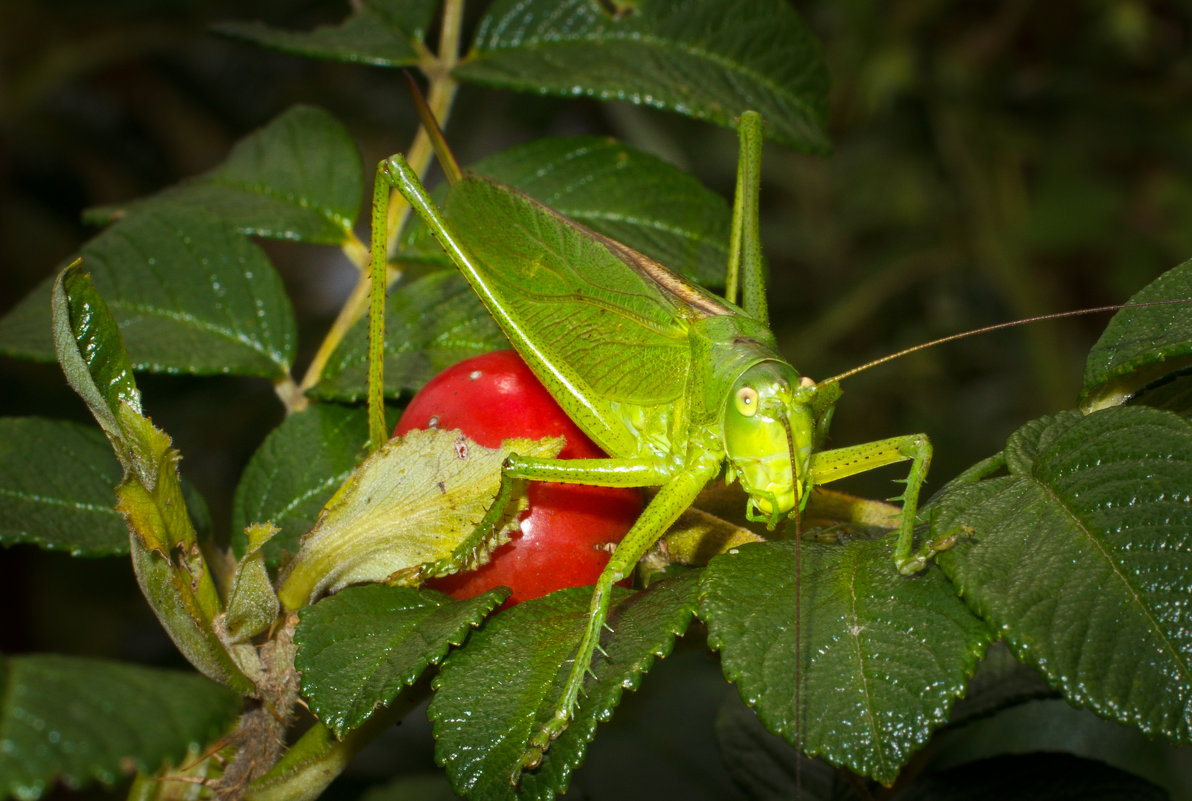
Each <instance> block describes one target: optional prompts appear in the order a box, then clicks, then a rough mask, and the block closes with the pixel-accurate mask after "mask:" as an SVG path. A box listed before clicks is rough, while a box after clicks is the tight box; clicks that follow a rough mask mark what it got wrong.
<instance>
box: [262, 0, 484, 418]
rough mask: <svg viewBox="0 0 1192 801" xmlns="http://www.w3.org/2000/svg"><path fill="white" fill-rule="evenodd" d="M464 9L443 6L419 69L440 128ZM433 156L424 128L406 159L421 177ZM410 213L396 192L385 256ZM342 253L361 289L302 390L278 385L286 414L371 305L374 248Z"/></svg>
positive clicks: (457, 3) (391, 275)
mask: <svg viewBox="0 0 1192 801" xmlns="http://www.w3.org/2000/svg"><path fill="white" fill-rule="evenodd" d="M463 7H464V0H447V2H446V3H444V5H443V21H442V26H441V28H440V34H439V46H438V55H437V56H435V54H433V53H430V52H427V53H424V55H423V58H422V60H421V62H420V63H419V65H418V67H419V69H420V70H421V71H422V72H423V74H424V75H426V77H427V80H428V81H429V82H430V86H429V88H428V90H427V104H428V105H429V106H430V108H431V111H432V112H433V113H434V116H435V118H436V119H438V120H439V122H440V124H446V122H447V119H448V118H449V117H450V116H451V106H452V103H453V102H454V101H455V93H456V90H457V88H458V84H457V83H456V81H455V79H454V78H452V77H451V70H452V69H453V68H454V67H455V65H456V63H457V62H458V61H459V48H460V30H461V28H462V27H463V10H464V9H463ZM433 155H434V151H433V148H432V147H431V142H430V137H428V136H427V134H426V131H424V130H423V129H422V128H421V127H419V129H418V133H417V135H416V136H415V137H414V142H413V144H411V145H410V149H409V151H408V153H407V156H406V160H407V161H408V162H409V163H410V166H411V167H412V168H413V169H414V171H415V172H417V173H418V175H419V177H422V176H424V175H425V174H426V171H427V168H428V167H429V166H430V162H431V158H432V157H433ZM409 213H410V207H409V204H407V203H406V202H405V199H404V198H402V196H401V195H400V194H399V193H398V192H396V190H395V191H393V192H391V193H390V195H389V218H388V223H389V224H388V227H387V230H388V231H389V241H388V242H387V243H386V245H387V251H386V252H388V251H389V250H392V249H393V244H394V242H395V241H396V240H397V236H398V235H399V234H400V233H401V229H402V225H403V224H404V223H405V220H406V217H407V216H409ZM342 249H343V252H344V254H345V255H346V256H347V257H348V259H349V260H350V261H351V262H352V263H353V264H354V265H356V269H357V271H358V277H357V280H356V286H355V287H354V288H353V290H352V293H351V294H350V295H349V296H348V299H347V301H346V302H345V303H344V305H343V307H342V308H340V310H339V314H338V315H337V316H336V318H335V322H334V323H332V325H331V327H330V329H328V331H327V334H326V336H324V338H323V341H322V342H321V343H320V344H319V349H318V351H317V352H316V353H315V356H314V358H313V359H311V362H310V365H309V366H308V367H307V369H306V373H305V375H304V376H303V377H302V382H301V383H300V384H299V385H298V390H300V392H298V393H293V392H289V393H282V392H281V388H280V386H279V391H278V395H279V397H281V399H282V402H283V403H285V405H286V411H287V413H290V412H295V411H298V410H299V409H301V408H304V407H305V405H306V400H305V398H304V397H303V396H302V395H301V393H302V392H305V391H306V390H308V389H310V388H311V387H313V386H314V385H315V384H317V383H318V382H319V379H320V378H322V375H323V370H324V369H326V367H327V362H328V360H329V359H330V358H331V354H332V353H333V352H334V351H335V349H336V348H337V347H339V345H340V343H341V342H342V341H343V338H344V337H345V336H346V335H347V332H348V330H349V329H350V328H351V327H352V325H353V324H355V322H356V321H357V320H359V319H360V318H361V317H362V316H363V315H364V313H365V311H366V310H367V309H368V307H369V302H370V297H371V279H370V271H369V269H368V268H369V249H368V248H367V247H366V246H365V245H364V244H363V243H361V242H360V240H359V239H357V238H356V237H354V236H353V237H352V238H351V239H350V240H348V241H347V242H346V243H345V244H344V245H343V248H342ZM400 275H401V272H400V271H399V270H393V269H390V270H389V271H388V274H387V280H386V285H387V286H391V285H392V284H393V282H394V281H396V280H397V279H398V277H399V276H400ZM290 385H291V386H292V382H290Z"/></svg>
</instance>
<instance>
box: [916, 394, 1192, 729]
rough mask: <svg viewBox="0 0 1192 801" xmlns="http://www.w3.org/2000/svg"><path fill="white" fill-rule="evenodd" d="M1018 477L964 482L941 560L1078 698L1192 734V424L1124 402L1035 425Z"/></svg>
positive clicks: (1016, 443) (1118, 715)
mask: <svg viewBox="0 0 1192 801" xmlns="http://www.w3.org/2000/svg"><path fill="white" fill-rule="evenodd" d="M1006 464H1007V466H1008V468H1009V472H1010V474H1009V475H1008V476H1001V477H996V478H990V479H986V480H983V481H978V482H976V483H969V484H959V485H956V486H953V487H952V488H950V489H949V491H948V492H946V493H945V494H943V495H942V496H941V498H940V499H939V501H938V504H937V508H936V509H935V510H934V513H933V515H932V525H933V527H934V529H935V534H936V535H937V536H939V535H941V534H944V533H947V532H949V531H966V532H969V533H970V534H971V536H967V537H962V538H961V541H960V542H959V544H958V545H957V546H956V547H955V548H953V549H952V550H951V551H948V552H945V553H944V554H942V555H941V556H940V558H939V564H940V566H941V567H942V568H943V569H944V571H945V572H946V573H947V574H948V575H949V577H950V578H951V579H952V580H953V581H954V582H955V583H956V584H957V586H958V587H959V589H960V591H961V593H962V595H963V597H964V598H965V600H966V601H967V602H968V603H969V604H970V605H971V606H972V607H973V609H974V610H975V611H976V612H977V613H978V614H979V615H981V617H983V618H985V619H986V620H987V621H988V622H989V623H990V625H991V626H993V627H994V628H995V629H996V630H997V631H998V632H999V633H1000V634H1001V636H1002V639H1003V640H1004V641H1005V642H1006V644H1007V645H1009V646H1010V648H1011V650H1013V651H1014V653H1015V655H1016V656H1017V657H1018V658H1019V659H1020V660H1022V661H1024V662H1026V663H1028V664H1031V665H1034V666H1035V667H1036V668H1037V669H1038V670H1039V671H1040V673H1042V674H1043V676H1044V678H1046V679H1047V681H1048V683H1049V684H1051V685H1052V686H1053V687H1055V688H1056V689H1058V690H1060V692H1062V693H1063V694H1064V696H1065V697H1066V698H1067V699H1068V700H1069V701H1070V702H1072V703H1073V704H1076V705H1078V706H1085V707H1089V708H1091V709H1092V710H1094V711H1095V712H1097V713H1098V714H1100V715H1102V716H1104V717H1108V718H1112V719H1114V720H1118V721H1120V722H1122V723H1126V724H1129V725H1133V726H1135V727H1137V728H1138V729H1140V730H1141V731H1143V732H1144V733H1146V734H1147V735H1148V736H1162V737H1165V738H1167V739H1169V740H1171V741H1173V742H1176V743H1187V742H1189V741H1192V731H1190V723H1192V608H1190V606H1189V603H1188V598H1189V596H1190V594H1192V500H1190V498H1189V493H1190V492H1192V424H1189V422H1188V421H1187V420H1185V419H1183V418H1180V417H1178V416H1176V415H1174V414H1171V413H1168V412H1160V411H1156V410H1154V409H1148V408H1144V407H1113V408H1110V409H1106V410H1104V411H1100V412H1096V413H1094V414H1091V415H1088V416H1084V417H1082V416H1081V415H1079V414H1076V413H1066V414H1062V415H1055V416H1053V417H1047V418H1043V419H1041V420H1036V421H1034V422H1032V423H1030V424H1028V425H1026V426H1023V428H1021V429H1020V430H1019V431H1018V432H1016V433H1015V434H1014V435H1013V436H1012V437H1011V438H1010V441H1009V442H1008V443H1007V446H1006Z"/></svg>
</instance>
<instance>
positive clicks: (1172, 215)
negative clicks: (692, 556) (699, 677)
mask: <svg viewBox="0 0 1192 801" xmlns="http://www.w3.org/2000/svg"><path fill="white" fill-rule="evenodd" d="M799 9H800V11H801V12H802V13H803V14H804V15H805V17H806V19H807V20H808V21H809V23H810V25H811V27H812V29H813V30H814V31H815V33H816V34H817V36H818V37H819V38H820V40H821V41H822V42H823V45H824V49H825V53H826V57H827V60H828V64H829V68H830V72H831V76H832V83H833V90H832V118H831V119H832V122H831V131H832V135H833V139H834V141H835V144H836V150H835V153H834V154H833V155H832V156H830V157H828V158H816V157H808V156H803V155H799V154H796V153H793V152H791V151H788V150H785V149H783V148H781V147H779V146H774V145H770V146H768V147H767V151H766V162H765V166H764V175H765V182H764V188H763V195H762V212H763V215H764V216H763V225H764V228H763V240H764V244H765V247H766V250H767V255H768V257H769V259H770V264H771V269H772V274H773V279H772V293H771V294H772V298H773V299H772V304H773V306H772V317H773V319H774V322H775V329H776V332H777V333H778V335H779V337H780V339H781V340H782V342H783V349H784V351H785V352H786V353H787V354H788V356H790V357H791V360H792V361H793V362H794V363H795V364H796V365H797V366H799V368H800V369H802V370H804V371H806V372H807V373H809V374H810V375H812V376H815V377H817V378H819V377H824V376H826V375H829V374H832V373H836V372H840V371H842V370H844V369H847V368H849V367H851V366H853V365H855V364H857V363H859V362H861V361H864V360H865V359H868V358H873V357H875V356H878V355H881V354H884V353H886V352H889V351H892V350H896V349H898V348H900V347H903V346H906V345H909V344H913V343H915V342H919V341H923V340H926V339H930V338H932V337H936V336H941V335H944V334H949V333H953V332H955V331H958V330H963V329H966V328H970V327H974V326H978V325H984V324H989V323H996V322H1001V321H1003V320H1007V319H1012V318H1017V317H1022V316H1027V315H1033V314H1038V313H1043V312H1047V311H1059V310H1065V309H1071V308H1079V307H1084V306H1093V305H1101V304H1105V303H1114V302H1120V301H1122V300H1124V299H1125V298H1126V297H1127V296H1128V295H1129V294H1130V293H1132V292H1133V291H1135V290H1136V289H1138V288H1140V287H1141V286H1142V285H1144V284H1145V283H1147V282H1148V281H1149V280H1150V279H1151V278H1153V277H1154V276H1156V275H1157V274H1158V273H1160V272H1161V271H1162V270H1164V269H1167V268H1169V267H1171V266H1173V265H1175V264H1177V263H1179V262H1181V261H1183V260H1185V259H1186V258H1188V257H1189V256H1190V255H1192V178H1190V176H1192V150H1189V148H1188V146H1187V144H1188V142H1189V141H1190V140H1192V103H1189V99H1190V98H1192V11H1190V10H1189V9H1188V7H1187V6H1186V5H1184V4H1181V3H1177V2H1152V3H1145V2H1132V1H1131V0H1097V1H1090V2H1083V3H1059V4H1053V3H1033V2H1029V0H1007V1H1006V2H997V3H994V2H984V3H961V2H950V3H949V2H939V0H907V1H905V2H897V3H879V2H872V1H870V2H864V1H863V0H853V1H851V2H837V1H836V0H830V1H827V2H803V3H800V4H799ZM343 10H344V9H343V8H342V7H341V6H340V5H339V4H335V3H331V4H328V3H317V2H313V1H308V2H293V1H292V0H257V2H253V3H247V4H246V3H231V2H226V0H213V1H209V2H203V3H200V2H194V1H193V0H192V1H191V2H184V1H183V0H175V1H174V2H168V3H161V2H149V1H148V0H118V1H117V2H106V3H102V4H97V3H91V2H85V0H73V1H71V0H55V1H54V2H41V1H38V0H6V2H5V3H4V4H3V6H2V7H0V313H3V312H4V311H7V309H9V308H10V307H11V306H13V305H14V304H15V303H16V302H17V301H18V300H20V299H21V298H22V297H23V296H24V295H25V293H26V292H28V291H29V290H30V289H31V288H32V287H33V286H34V285H35V284H36V283H37V282H38V281H40V280H42V279H43V278H44V277H45V275H47V274H48V273H49V272H50V271H52V270H53V269H55V268H56V267H57V266H59V265H61V264H62V263H63V262H64V261H65V260H66V259H67V258H68V257H69V256H70V254H71V253H73V252H74V251H75V250H76V249H77V248H78V246H79V245H80V244H81V243H82V242H83V241H85V240H86V239H87V238H88V237H89V236H91V235H93V233H94V231H92V230H90V229H88V228H86V227H85V226H83V225H82V223H81V222H80V212H81V211H82V210H83V209H84V208H86V207H88V206H91V205H96V204H101V203H111V202H117V201H122V200H125V199H128V198H132V197H136V196H139V195H143V194H147V193H149V192H152V191H154V190H157V189H159V188H161V187H162V186H165V185H167V184H171V183H174V182H176V181H178V180H180V179H181V178H184V177H186V176H189V175H192V174H194V173H196V172H199V171H202V170H204V169H207V168H209V167H211V166H213V165H215V164H217V163H218V162H219V161H220V160H221V159H222V158H223V157H224V155H225V154H226V152H227V150H228V148H229V147H230V146H231V144H232V143H233V142H235V141H236V140H237V139H238V138H240V137H242V136H244V135H245V134H246V133H248V132H249V131H251V130H252V129H253V128H255V127H257V126H259V125H261V124H263V123H264V122H266V121H267V120H269V119H271V118H272V117H274V116H275V115H276V114H278V113H279V112H281V111H282V110H284V109H285V108H287V107H288V106H289V105H291V104H292V103H295V102H299V101H301V102H308V103H315V104H318V105H321V106H323V107H325V108H327V109H329V110H330V111H331V112H332V113H333V114H335V115H336V116H337V117H339V118H340V119H341V120H343V121H344V122H345V124H347V126H348V127H349V129H350V130H351V132H352V134H353V136H354V137H355V139H356V141H357V142H358V143H359V145H360V148H361V152H362V156H363V158H364V160H365V163H366V164H370V165H371V164H373V163H375V162H376V161H377V160H378V159H379V158H381V157H382V156H384V155H386V154H388V153H390V152H393V151H397V150H400V149H402V148H404V147H406V146H407V145H408V142H409V140H410V138H411V136H412V135H413V131H414V126H415V122H414V119H413V116H412V113H411V110H410V103H409V100H408V98H407V97H406V95H405V91H404V89H403V88H402V86H401V82H400V76H398V75H397V74H396V73H395V72H394V71H391V70H382V69H377V68H371V67H362V66H352V65H346V64H338V63H328V62H317V61H311V60H306V59H301V58H297V57H293V56H288V55H282V54H278V53H274V52H270V51H266V50H262V49H258V48H255V47H253V46H250V45H246V44H243V43H240V42H234V41H229V40H225V39H221V38H219V37H217V36H214V35H211V34H210V33H208V30H207V29H208V26H209V25H211V24H212V23H215V22H218V21H223V20H229V19H263V20H265V21H268V22H271V23H274V24H278V25H285V26H288V27H295V28H306V27H310V26H312V25H314V24H317V23H319V22H324V21H330V20H334V19H336V18H337V17H339V16H340V15H341V14H342V13H343ZM593 132H594V133H609V134H611V135H614V136H617V137H620V138H623V139H626V140H628V141H630V142H632V143H634V144H636V145H637V146H639V147H642V148H643V149H646V150H650V151H653V152H655V153H658V154H659V155H661V156H663V157H664V158H667V159H670V160H672V161H674V162H676V163H678V164H680V165H681V166H683V167H684V168H685V169H688V170H690V171H692V172H693V173H695V174H696V175H697V176H699V177H700V178H701V179H702V180H703V181H704V182H705V183H707V184H709V185H710V186H712V187H714V188H716V189H718V190H720V191H722V192H724V193H726V194H727V193H729V192H730V191H731V185H732V180H733V176H734V170H735V159H736V144H735V140H734V137H733V135H732V134H731V133H730V132H728V131H724V130H720V129H714V128H712V127H710V126H708V125H705V124H703V123H699V122H694V121H691V120H688V119H685V118H680V117H675V116H671V115H666V114H664V113H662V112H657V111H653V110H648V109H642V108H636V107H632V106H627V105H623V104H599V103H595V102H589V101H574V100H556V99H544V98H534V97H528V96H521V95H512V94H509V93H504V92H495V91H489V90H483V89H479V88H476V87H470V86H464V87H462V89H461V91H460V94H459V97H458V99H457V101H456V106H455V112H454V114H453V117H452V120H451V123H450V126H449V129H448V137H449V139H450V141H451V143H452V145H453V146H454V147H455V148H456V150H457V152H458V153H459V155H460V157H461V160H463V161H464V162H467V161H470V160H472V159H475V158H479V157H481V156H483V155H486V154H489V153H491V152H494V151H496V150H498V149H500V148H502V147H505V146H507V145H509V144H513V143H516V142H520V141H524V140H527V139H530V138H532V137H534V136H537V135H540V134H542V133H554V134H563V133H593ZM362 200H363V199H362ZM365 234H366V232H361V235H362V236H364V235H365ZM265 247H266V248H267V250H268V251H269V253H270V255H271V256H272V258H273V259H274V263H275V264H276V265H277V267H278V269H279V270H280V272H281V274H282V276H283V278H284V280H285V281H286V283H287V287H288V288H289V290H290V292H291V295H292V297H293V298H294V302H295V305H296V308H297V312H298V316H299V321H300V335H301V343H300V348H301V351H300V352H301V354H304V355H305V356H306V357H309V354H310V353H312V352H313V350H314V348H315V347H316V346H317V344H318V342H319V339H320V337H321V336H322V333H323V332H324V331H325V329H326V326H327V325H328V323H329V322H330V320H331V318H332V316H333V315H334V313H335V311H336V309H337V308H338V305H339V303H340V302H341V301H342V299H343V297H344V296H345V295H346V293H347V291H348V290H349V289H350V287H351V284H352V281H353V278H354V275H353V271H352V268H351V267H350V265H348V264H347V263H346V261H344V260H343V258H342V256H341V255H340V254H339V253H338V251H336V250H334V249H331V248H325V249H320V248H310V247H308V248H301V249H299V248H295V247H289V246H286V245H284V244H278V243H267V244H266V245H265ZM1104 319H1105V318H1082V319H1079V320H1069V321H1063V322H1055V323H1046V324H1041V325H1036V326H1032V327H1029V328H1025V329H1020V330H1017V331H1014V332H1010V333H1003V334H997V335H991V336H987V337H980V338H976V339H973V340H969V341H967V342H965V343H961V344H958V345H952V346H947V347H945V348H940V349H937V350H933V351H930V352H929V353H926V354H923V355H920V356H915V357H911V358H908V359H906V360H903V361H901V362H898V363H896V364H894V365H890V366H886V367H882V368H880V369H877V370H874V371H872V372H871V373H868V374H865V375H864V376H861V377H858V378H857V379H855V380H853V381H852V382H851V384H849V385H846V390H847V393H846V395H845V398H844V400H843V401H842V403H841V405H840V408H839V411H838V414H837V416H836V422H835V424H834V439H835V441H836V442H837V443H841V444H845V443H852V442H859V441H864V440H867V439H873V438H878V437H884V436H890V435H893V434H896V433H905V432H910V431H925V432H927V433H929V434H930V435H931V437H932V438H933V440H934V442H935V443H936V451H937V461H936V464H935V466H934V468H933V475H934V476H936V477H938V479H939V480H942V479H943V478H946V477H948V476H950V475H952V474H954V473H955V471H956V469H957V468H959V467H961V466H963V465H967V464H969V463H971V462H972V461H974V460H975V459H977V458H980V457H982V456H985V455H987V454H989V453H991V452H993V451H994V450H996V449H997V448H999V447H1000V444H1001V443H1002V442H1003V441H1004V439H1005V436H1006V435H1007V434H1008V433H1009V432H1010V431H1011V430H1012V429H1013V428H1014V427H1015V425H1016V423H1017V421H1021V420H1024V419H1027V418H1029V417H1031V416H1034V415H1037V414H1040V413H1043V412H1047V411H1054V410H1058V409H1061V408H1068V407H1070V406H1072V405H1073V403H1074V400H1075V394H1076V391H1077V388H1078V386H1079V384H1078V382H1079V377H1080V369H1081V366H1082V364H1083V354H1084V353H1085V352H1086V351H1087V349H1088V346H1089V345H1090V344H1091V342H1092V341H1093V340H1094V339H1095V337H1096V335H1097V332H1098V331H1099V330H1100V328H1101V326H1102V325H1103V323H1104ZM299 365H300V368H301V367H302V366H304V360H303V356H301V355H300V358H299ZM139 380H140V384H141V386H142V388H143V390H144V392H145V396H146V400H145V406H146V408H147V409H148V410H149V412H150V414H151V416H152V417H153V418H154V422H155V423H156V424H157V425H158V426H160V427H161V428H163V429H164V430H166V431H167V432H169V433H170V434H171V435H172V436H173V437H174V439H175V444H176V445H177V447H178V448H179V449H180V450H181V452H182V453H183V455H184V462H183V471H184V474H185V475H186V477H187V478H188V479H190V480H191V481H193V482H194V483H195V484H196V485H197V486H198V488H199V489H200V490H201V491H202V493H203V494H204V496H205V497H206V499H207V501H208V504H209V505H210V507H211V510H212V513H213V516H214V519H215V521H216V528H217V534H218V536H220V537H226V535H227V531H226V528H227V525H228V523H227V521H228V519H229V507H230V498H231V493H232V489H233V487H234V486H235V481H236V479H237V477H238V475H239V473H240V471H241V469H242V468H243V465H244V464H245V462H246V461H247V459H248V457H249V456H250V455H251V453H252V452H253V450H254V449H255V448H256V447H257V445H258V444H259V442H260V440H261V438H262V437H263V436H264V434H265V433H266V432H267V431H268V430H269V428H271V427H272V426H273V425H275V424H276V423H277V422H278V421H279V420H280V417H281V411H282V410H281V407H280V404H279V403H278V402H277V400H276V398H275V396H274V395H273V393H272V391H271V388H270V387H269V386H267V385H266V384H265V382H263V381H260V380H244V379H229V378H203V379H195V378H180V377H170V376H153V377H150V376H145V377H142V378H141V379H139ZM0 386H3V388H4V390H5V391H4V397H3V413H4V414H7V415H23V414H40V415H48V416H58V417H67V418H73V419H78V420H82V421H87V420H88V417H87V415H86V412H85V410H84V408H83V406H82V404H81V403H80V402H79V400H78V399H77V397H75V396H74V394H73V393H72V392H71V391H70V390H69V389H68V388H67V387H66V385H65V383H64V382H63V381H62V378H61V374H60V371H59V368H58V367H57V366H56V365H53V364H46V365H34V364H30V363H28V362H24V361H17V360H13V359H9V358H6V357H0ZM888 478H889V477H888V476H885V475H882V476H879V477H877V478H873V479H869V480H868V483H865V482H862V483H861V484H858V485H854V488H859V489H860V491H863V492H867V493H869V494H873V495H876V496H881V495H885V494H892V493H891V491H890V490H889V487H890V485H889V484H888V483H887V479H888ZM935 485H936V486H938V485H939V481H938V480H937V481H936V482H935ZM130 579H131V575H130V571H129V568H128V564H127V562H126V561H125V560H119V559H117V560H95V561H84V560H71V559H69V558H68V557H66V556H62V555H55V554H47V553H44V552H40V551H37V550H35V549H33V548H31V547H17V548H12V549H9V550H5V551H0V588H3V598H4V603H5V615H4V622H3V624H0V650H2V651H6V652H20V651H35V650H36V651H42V650H58V651H65V652H70V653H86V654H100V655H110V656H120V657H126V658H133V659H136V660H138V661H143V662H151V663H159V664H177V663H179V662H180V660H179V659H178V658H177V657H176V655H175V654H174V653H173V650H172V646H171V645H170V644H169V642H168V641H167V640H166V638H165V637H164V635H162V634H161V633H160V631H159V629H158V628H157V626H156V624H155V622H154V621H153V619H152V616H151V614H150V613H149V612H148V610H147V609H146V607H145V606H144V603H143V601H142V600H141V599H140V597H139V595H138V594H137V592H136V589H135V584H134V583H133V582H132V581H131V580H130ZM683 659H686V660H688V661H692V660H695V661H697V662H698V659H699V658H698V655H690V654H689V655H687V656H682V655H681V656H680V657H679V658H677V660H676V661H677V663H681V662H682V660H683ZM675 669H679V668H675ZM664 672H665V669H664V668H660V669H659V671H658V675H657V676H652V677H651V681H650V682H649V685H654V686H657V687H662V686H663V685H664V683H665V682H666V678H665V676H664V675H663V674H664ZM716 687H717V689H718V691H720V689H721V688H723V687H724V685H723V684H717V685H716ZM658 692H660V693H664V692H665V690H664V689H660V690H659V691H658ZM632 714H633V713H632V712H631V710H630V709H629V708H627V709H626V710H625V711H624V713H623V716H624V717H631V716H632ZM672 722H673V721H672ZM592 759H593V761H596V762H598V761H599V759H600V758H599V757H598V756H597V755H596V754H595V753H594V754H593V758H592Z"/></svg>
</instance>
